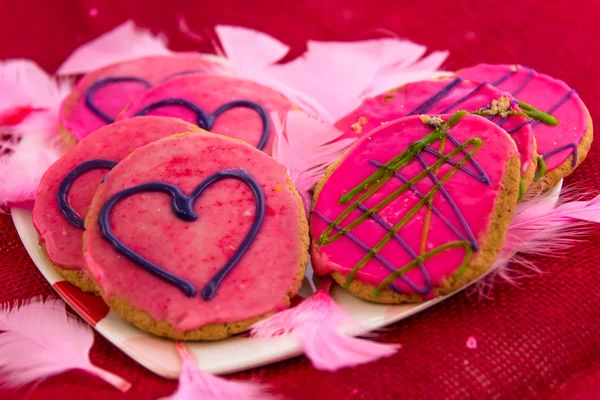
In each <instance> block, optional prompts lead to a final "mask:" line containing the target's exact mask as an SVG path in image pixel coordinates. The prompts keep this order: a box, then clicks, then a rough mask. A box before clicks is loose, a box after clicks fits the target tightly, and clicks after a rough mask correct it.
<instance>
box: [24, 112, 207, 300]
mask: <svg viewBox="0 0 600 400" xmlns="http://www.w3.org/2000/svg"><path fill="white" fill-rule="evenodd" d="M190 131H199V129H198V128H197V127H196V126H194V125H192V124H188V123H187V122H185V121H182V120H179V119H176V118H163V117H140V118H134V119H130V120H127V121H121V122H117V123H115V124H112V125H109V126H105V127H103V128H101V129H99V130H97V131H96V132H94V133H92V134H91V135H89V136H87V137H86V138H85V139H84V140H82V141H81V142H79V144H78V145H77V146H75V147H73V148H72V149H71V150H69V152H67V153H66V154H65V155H64V156H62V157H61V158H60V159H59V160H58V161H57V162H55V163H54V164H53V165H52V166H51V167H50V168H49V169H48V171H46V173H45V174H44V176H43V177H42V180H41V182H40V185H39V187H38V192H37V196H36V200H35V205H34V208H33V224H34V225H35V228H36V230H37V232H38V234H39V236H40V244H41V245H42V247H43V248H44V251H45V253H46V256H47V257H48V259H49V260H50V261H51V262H52V263H53V264H54V266H55V267H56V269H57V270H58V272H59V273H60V274H61V275H62V276H63V277H64V278H65V279H66V280H68V281H70V282H71V283H73V284H74V285H75V286H77V287H79V288H81V289H83V290H85V291H95V290H96V288H95V286H94V284H93V283H92V282H90V280H89V279H88V278H87V276H86V273H85V271H84V270H83V268H84V262H83V251H82V240H81V236H82V234H83V219H82V218H84V217H85V215H86V214H87V212H88V208H89V205H90V203H91V202H92V197H93V196H94V193H96V190H97V189H98V185H99V184H100V181H101V180H102V178H103V177H104V176H105V175H106V173H107V172H108V170H110V169H111V168H112V167H113V166H114V165H115V164H116V163H117V162H118V161H120V160H122V159H123V158H125V157H127V156H128V155H129V154H131V153H132V152H133V151H134V150H135V149H137V148H138V147H140V146H143V145H145V144H148V143H150V142H153V141H155V140H158V139H160V138H163V137H165V136H169V135H173V134H176V133H183V132H190Z"/></svg>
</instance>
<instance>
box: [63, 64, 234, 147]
mask: <svg viewBox="0 0 600 400" xmlns="http://www.w3.org/2000/svg"><path fill="white" fill-rule="evenodd" d="M196 73H197V74H202V73H227V69H226V67H224V66H223V65H222V64H219V63H216V62H213V61H209V60H207V59H206V58H204V57H203V56H201V55H199V54H193V53H180V54H178V55H172V56H148V57H141V58H137V59H134V60H130V61H124V62H120V63H117V64H112V65H109V66H106V67H103V68H100V69H98V70H96V71H93V72H90V73H89V74H87V75H85V76H84V77H83V78H82V79H81V80H80V81H79V82H78V83H77V86H76V87H75V89H74V90H73V91H72V92H71V94H70V95H69V96H68V97H67V98H66V99H65V100H64V101H63V104H62V105H61V109H60V114H59V120H60V124H61V128H62V130H63V137H65V138H69V139H68V140H69V141H71V142H73V141H79V140H81V139H83V138H84V137H86V136H87V135H89V134H90V133H92V132H94V131H95V130H97V129H99V128H101V127H103V126H104V125H106V124H110V123H112V122H114V120H115V118H116V117H117V115H118V114H119V113H120V112H121V111H122V110H123V109H124V108H125V107H126V106H127V104H129V103H130V102H131V101H132V100H133V99H135V98H136V97H138V96H139V95H141V94H142V93H144V92H145V91H146V90H148V89H149V88H151V87H152V86H154V85H157V84H160V83H161V82H164V81H167V80H169V79H171V78H172V77H174V76H179V75H182V74H184V75H185V74H196Z"/></svg>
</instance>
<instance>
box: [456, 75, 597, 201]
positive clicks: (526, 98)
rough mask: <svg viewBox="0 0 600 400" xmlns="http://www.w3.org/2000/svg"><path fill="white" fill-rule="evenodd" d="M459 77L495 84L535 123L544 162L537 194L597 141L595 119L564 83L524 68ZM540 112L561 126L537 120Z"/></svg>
mask: <svg viewBox="0 0 600 400" xmlns="http://www.w3.org/2000/svg"><path fill="white" fill-rule="evenodd" d="M457 75H458V76H461V77H463V78H465V79H470V80H473V81H480V82H491V84H492V85H494V86H496V87H498V88H499V89H501V90H504V91H506V92H510V93H511V94H512V95H513V96H514V97H516V98H517V99H518V100H520V101H521V103H520V104H521V105H522V107H521V108H522V109H523V110H524V111H525V112H526V113H527V114H529V116H530V117H531V118H532V119H533V120H532V123H531V127H532V129H533V134H534V135H535V138H536V141H537V152H538V154H539V155H540V156H541V161H542V162H540V166H539V167H538V173H537V176H538V177H539V178H540V179H538V180H536V181H535V182H534V183H535V184H534V185H533V187H532V189H533V190H538V191H539V190H545V189H549V188H551V187H552V186H554V185H556V184H557V183H558V181H560V180H561V179H562V178H564V177H566V176H568V175H570V174H571V173H572V172H573V171H574V170H575V168H577V167H578V166H579V164H581V162H583V160H584V159H585V157H586V156H587V153H588V151H589V149H590V146H591V144H592V139H593V127H592V119H591V117H590V114H589V112H588V110H587V108H586V107H585V105H584V104H583V102H582V101H581V98H580V97H579V95H578V94H577V92H575V91H574V90H573V89H571V88H570V87H569V86H568V85H567V84H566V83H564V82H563V81H560V80H558V79H554V78H551V77H550V76H548V75H544V74H540V73H538V72H536V71H535V70H533V69H531V68H527V67H522V66H520V65H500V64H498V65H490V64H479V65H476V66H473V67H470V68H465V69H462V70H460V71H458V72H457ZM523 102H524V103H526V104H523ZM532 108H533V109H532ZM539 111H541V112H543V113H547V114H551V115H552V116H553V117H554V118H555V121H556V122H557V123H558V125H555V124H554V125H553V124H549V123H545V122H541V121H540V120H539V119H537V117H536V114H539Z"/></svg>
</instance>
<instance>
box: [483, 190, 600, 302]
mask: <svg viewBox="0 0 600 400" xmlns="http://www.w3.org/2000/svg"><path fill="white" fill-rule="evenodd" d="M566 192H567V193H565V191H563V196H565V195H566V197H571V198H572V197H573V194H569V193H568V192H569V191H566ZM558 193H559V192H558V191H550V192H547V193H543V194H540V195H537V196H535V197H533V198H530V199H527V200H525V201H522V202H521V203H519V204H518V205H517V209H516V211H515V215H514V217H513V220H512V222H511V224H510V227H509V229H508V233H507V236H506V240H505V242H504V247H503V249H502V250H501V251H500V254H499V256H498V258H497V259H496V262H495V263H494V265H493V266H492V272H491V273H490V276H488V277H486V278H485V279H482V280H481V281H480V282H479V283H478V284H477V285H476V289H477V290H478V291H479V292H480V293H482V294H485V293H486V292H488V291H489V289H490V287H491V285H492V284H493V283H494V282H495V281H497V280H505V281H508V282H512V283H514V282H516V281H517V280H518V279H521V278H525V277H528V276H529V275H528V274H527V273H523V272H518V271H516V270H513V269H511V265H514V264H520V265H523V266H525V267H526V268H527V269H528V270H530V271H533V272H534V273H541V272H542V270H541V269H540V267H539V266H537V265H535V264H534V263H533V262H532V261H530V260H528V259H527V258H526V257H525V256H527V255H544V256H555V257H556V256H560V255H561V254H562V253H563V251H564V250H566V249H568V248H569V247H571V246H573V245H574V244H575V243H577V242H578V241H580V239H579V237H580V236H581V235H582V234H583V233H585V232H586V230H587V226H589V224H590V223H600V195H599V196H596V197H595V198H593V199H592V200H588V201H581V200H576V201H566V202H562V203H558V200H559V199H558Z"/></svg>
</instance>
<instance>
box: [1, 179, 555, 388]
mask: <svg viewBox="0 0 600 400" xmlns="http://www.w3.org/2000/svg"><path fill="white" fill-rule="evenodd" d="M561 187H562V181H561V182H560V183H559V185H557V186H556V187H555V188H554V189H553V190H552V192H553V196H549V199H553V200H551V201H554V202H555V201H556V200H557V199H558V194H559V193H560V190H561ZM12 217H13V221H14V223H15V226H16V228H17V231H18V233H19V236H20V237H21V240H22V241H23V244H24V245H25V248H26V249H27V252H28V253H29V255H30V256H31V258H32V259H33V262H34V263H35V264H36V266H37V267H38V269H39V270H40V272H41V273H42V275H44V277H45V278H46V279H47V280H48V282H49V283H50V284H51V285H52V286H53V287H54V289H55V290H56V291H57V292H58V294H59V295H60V296H61V297H62V298H63V299H64V300H65V302H67V303H68V304H69V305H70V306H71V307H72V308H73V309H74V310H75V311H76V312H77V313H78V314H79V315H80V316H81V317H82V318H83V319H85V320H86V321H87V322H88V323H90V325H92V326H93V327H94V328H95V329H96V330H97V331H98V333H100V334H101V335H103V336H104V337H105V338H106V339H108V340H109V341H111V342H112V343H113V344H114V345H115V346H117V347H118V348H119V349H121V350H122V351H123V352H124V353H125V354H127V355H128V356H130V357H131V358H133V359H134V360H135V361H137V362H138V363H140V364H141V365H143V366H144V367H146V368H148V369H149V370H151V371H153V372H155V373H156V374H158V375H160V376H163V377H165V378H173V379H174V378H176V377H177V376H178V375H179V370H180V361H179V357H178V356H177V353H176V351H175V342H174V341H173V340H170V339H163V338H158V337H155V336H152V335H149V334H147V333H144V332H142V331H141V330H139V329H137V328H136V327H134V326H133V325H131V324H130V323H129V322H127V321H125V320H124V319H123V318H121V317H120V316H119V315H117V314H116V313H114V312H112V311H109V310H108V307H107V306H106V304H105V303H104V302H103V301H102V299H101V298H99V297H96V296H94V295H91V294H88V293H83V292H82V291H80V290H79V289H77V288H75V287H74V286H72V285H71V284H70V283H68V282H66V281H64V280H63V279H62V278H61V277H60V275H58V273H57V272H56V271H55V270H54V268H53V267H52V265H51V264H50V262H49V261H48V259H47V258H46V257H45V256H44V254H43V252H42V249H41V248H40V246H39V245H38V235H37V232H36V230H35V228H34V227H33V223H32V220H31V212H30V211H25V210H18V209H13V210H12ZM312 287H314V286H313V285H312V284H311V283H309V281H308V279H305V281H304V285H303V287H302V289H301V291H300V293H299V294H300V295H301V296H302V297H308V296H309V295H310V294H311V293H312V292H313V289H312ZM332 295H333V298H334V299H335V301H336V302H337V303H338V304H339V305H340V306H342V307H343V308H344V309H345V310H346V311H347V312H348V313H350V315H352V316H353V317H354V319H355V320H356V321H357V322H359V323H360V324H361V325H362V326H363V327H364V328H365V330H374V329H378V328H382V327H385V326H387V325H390V324H392V323H394V322H397V321H400V320H402V319H404V318H407V317H410V316H411V315H414V314H416V313H418V312H420V311H423V310H425V309H427V308H429V307H431V306H433V305H435V304H437V303H439V302H441V301H443V300H445V299H446V298H448V297H449V296H450V295H448V296H445V297H439V298H436V299H434V300H429V301H426V302H423V303H419V304H404V305H392V306H390V305H383V304H375V303H369V302H366V301H363V300H360V299H358V298H356V297H354V296H352V295H350V294H349V293H347V292H346V291H345V290H343V289H342V288H341V287H339V286H337V285H334V287H333V289H332ZM187 346H188V348H189V349H190V351H191V352H192V353H193V354H194V355H195V358H196V359H197V360H198V363H199V366H200V367H201V368H202V369H204V370H205V371H207V372H211V373H214V374H225V373H231V372H236V371H241V370H245V369H249V368H253V367H258V366H261V365H265V364H270V363H273V362H277V361H281V360H285V359H288V358H291V357H294V356H298V355H300V354H302V346H301V345H300V343H299V342H298V341H297V340H296V339H294V338H293V337H292V336H289V335H286V336H280V337H275V338H264V339H253V338H249V337H244V336H237V337H232V338H229V339H226V340H222V341H218V342H189V343H188V344H187Z"/></svg>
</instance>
